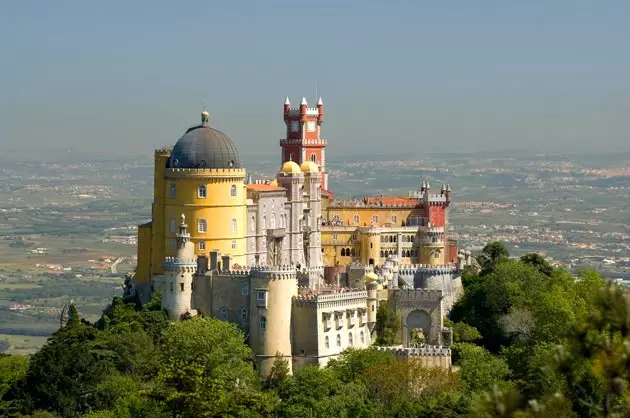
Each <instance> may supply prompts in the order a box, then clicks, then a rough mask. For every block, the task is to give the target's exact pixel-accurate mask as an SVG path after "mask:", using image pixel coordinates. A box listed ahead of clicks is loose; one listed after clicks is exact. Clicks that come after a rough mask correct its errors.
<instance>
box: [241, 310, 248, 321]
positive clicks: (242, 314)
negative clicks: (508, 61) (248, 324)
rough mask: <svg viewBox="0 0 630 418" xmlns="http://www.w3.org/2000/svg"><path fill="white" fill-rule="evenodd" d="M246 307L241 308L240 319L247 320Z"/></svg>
mask: <svg viewBox="0 0 630 418" xmlns="http://www.w3.org/2000/svg"><path fill="white" fill-rule="evenodd" d="M247 313H248V312H247V309H246V308H241V321H247V317H248V315H247Z"/></svg>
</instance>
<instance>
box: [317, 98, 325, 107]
mask: <svg viewBox="0 0 630 418" xmlns="http://www.w3.org/2000/svg"><path fill="white" fill-rule="evenodd" d="M323 105H324V102H322V97H321V96H320V97H319V100H318V101H317V106H323Z"/></svg>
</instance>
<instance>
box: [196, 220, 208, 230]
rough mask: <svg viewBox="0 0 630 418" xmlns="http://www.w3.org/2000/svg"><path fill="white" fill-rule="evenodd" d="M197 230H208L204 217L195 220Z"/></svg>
mask: <svg viewBox="0 0 630 418" xmlns="http://www.w3.org/2000/svg"><path fill="white" fill-rule="evenodd" d="M197 232H202V233H204V232H208V223H207V222H206V220H205V219H199V220H198V221H197Z"/></svg>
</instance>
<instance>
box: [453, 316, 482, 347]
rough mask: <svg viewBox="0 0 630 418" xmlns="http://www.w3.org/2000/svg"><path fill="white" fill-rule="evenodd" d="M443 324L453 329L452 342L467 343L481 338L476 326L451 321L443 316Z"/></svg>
mask: <svg viewBox="0 0 630 418" xmlns="http://www.w3.org/2000/svg"><path fill="white" fill-rule="evenodd" d="M444 326H445V327H447V328H451V329H452V330H453V342H456V343H468V342H474V341H478V340H480V339H481V334H480V333H479V331H478V330H477V328H475V327H473V326H471V325H468V324H467V323H465V322H453V321H451V320H450V319H448V318H444Z"/></svg>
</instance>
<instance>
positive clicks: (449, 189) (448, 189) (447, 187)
mask: <svg viewBox="0 0 630 418" xmlns="http://www.w3.org/2000/svg"><path fill="white" fill-rule="evenodd" d="M446 191H447V192H450V191H451V185H450V184H447V185H446Z"/></svg>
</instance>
